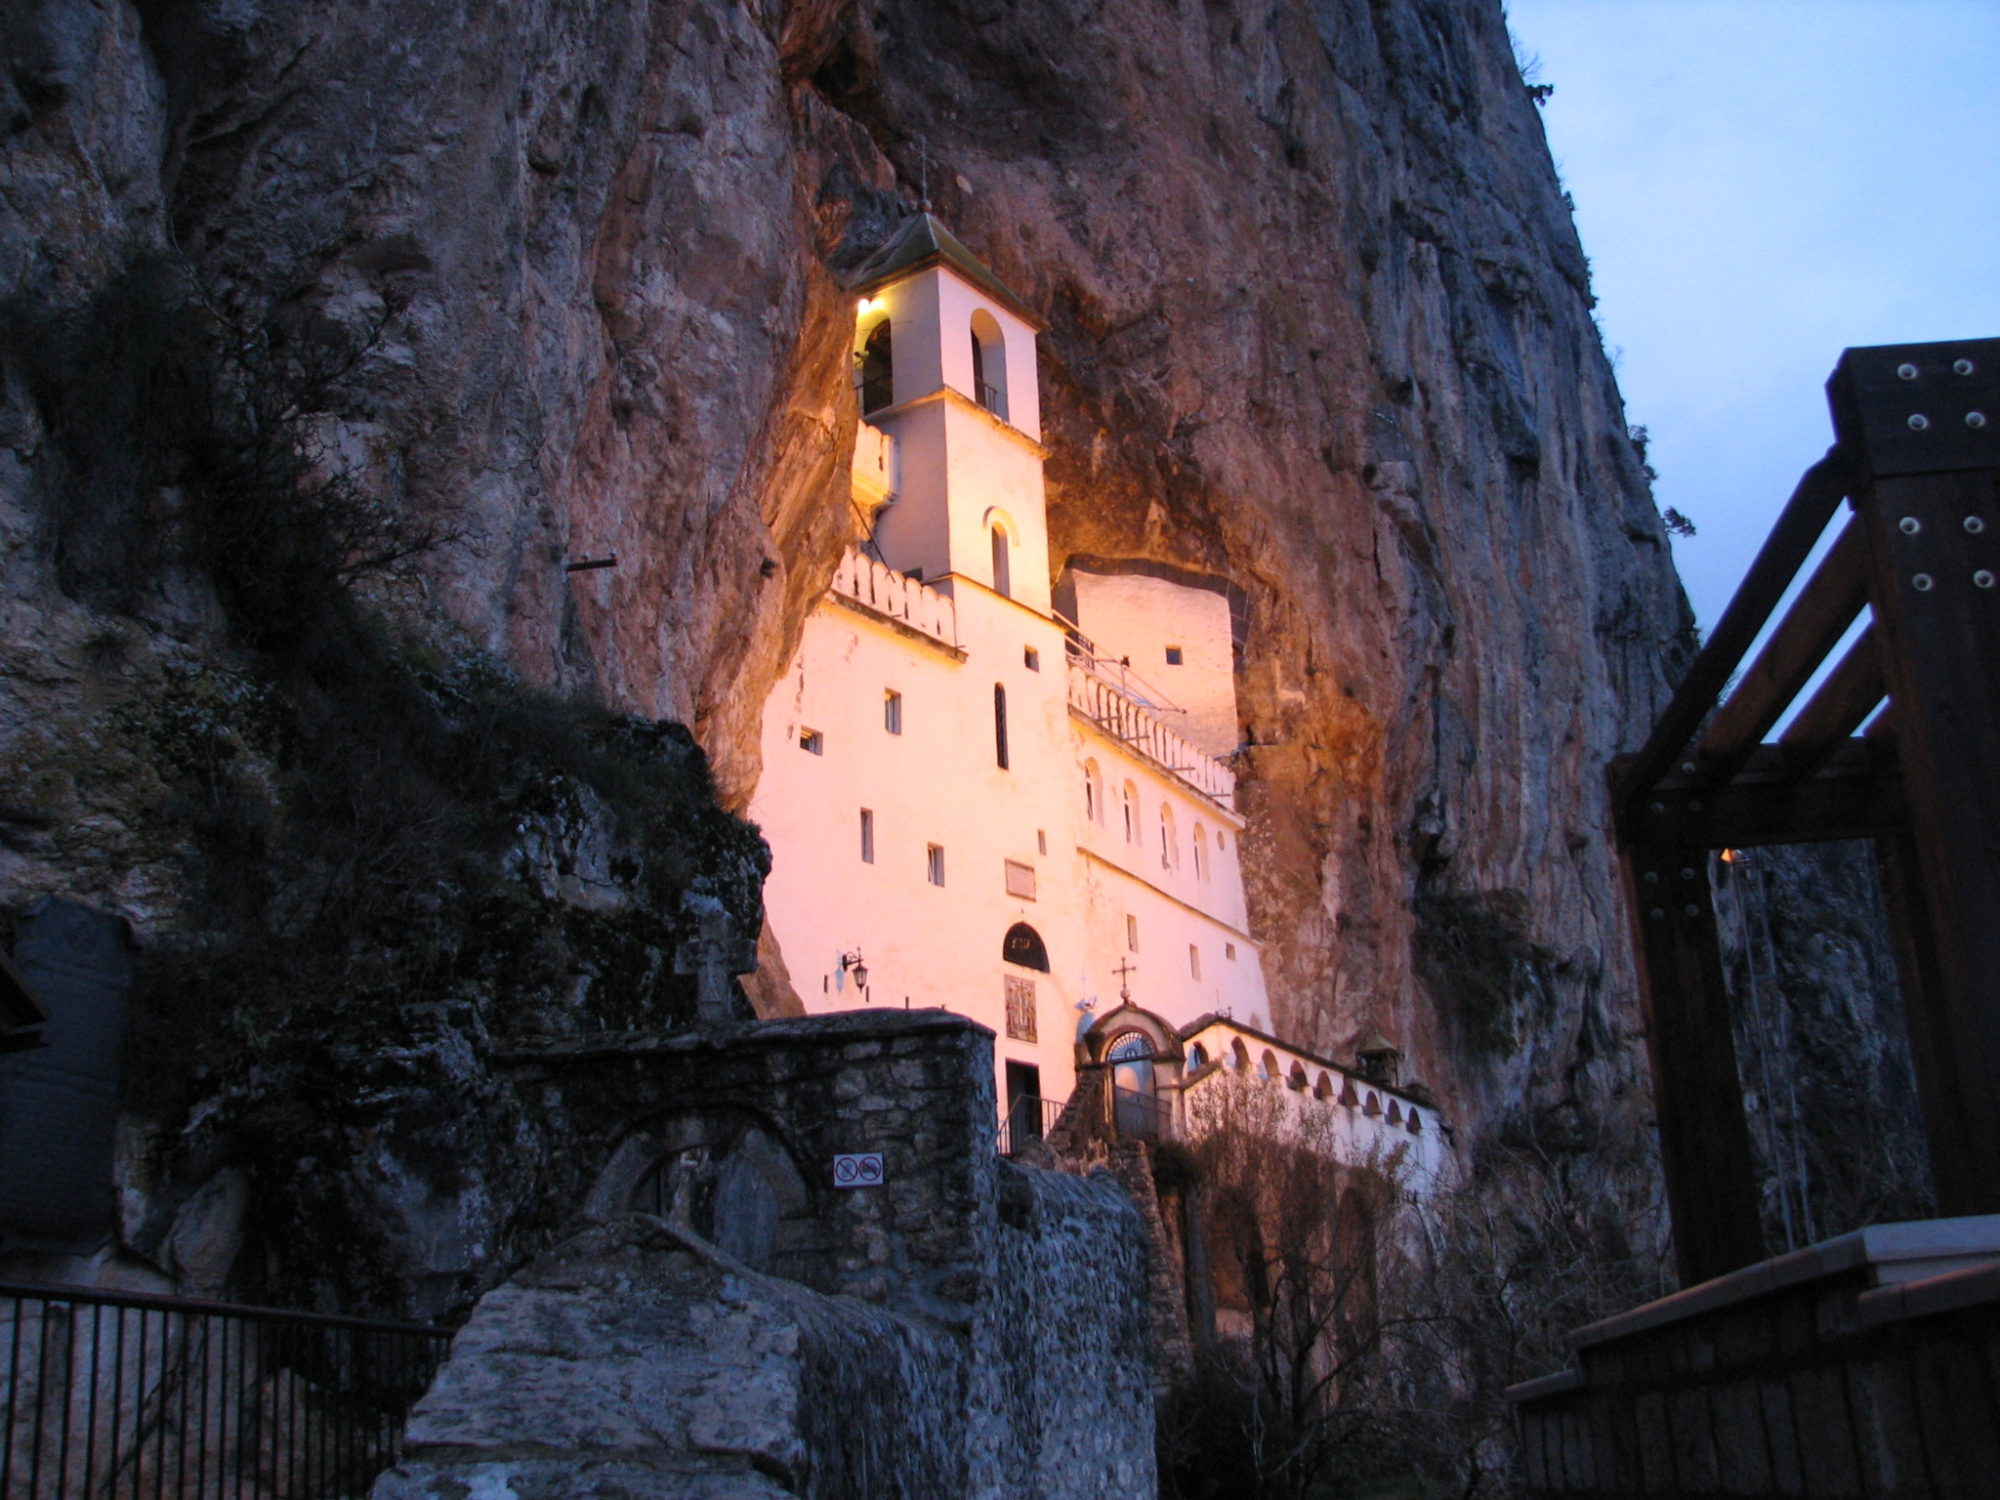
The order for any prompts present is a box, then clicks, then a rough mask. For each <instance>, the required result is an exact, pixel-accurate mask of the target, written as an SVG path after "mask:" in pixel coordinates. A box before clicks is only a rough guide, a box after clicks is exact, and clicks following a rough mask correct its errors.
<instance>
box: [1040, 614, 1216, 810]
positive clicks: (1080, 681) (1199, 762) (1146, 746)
mask: <svg viewBox="0 0 2000 1500" xmlns="http://www.w3.org/2000/svg"><path fill="white" fill-rule="evenodd" d="M1092 660H1093V659H1091V658H1087V657H1084V656H1082V655H1080V654H1079V653H1077V652H1076V651H1074V650H1072V651H1071V653H1070V655H1069V706H1070V708H1071V709H1072V710H1074V711H1075V712H1076V713H1077V714H1078V715H1080V716H1081V717H1083V718H1085V719H1088V720H1089V721H1090V722H1091V723H1093V724H1095V725H1096V726H1097V727H1098V728H1099V729H1101V730H1103V731H1104V732H1105V733H1106V734H1108V735H1110V736H1111V737H1112V738H1113V739H1115V740H1117V741H1119V742H1120V743H1121V744H1124V745H1126V746H1129V747H1130V748H1131V749H1133V750H1136V751H1138V752H1139V753H1140V754H1141V755H1143V756H1145V757H1146V759H1148V760H1150V761H1152V762H1153V764H1154V765H1156V766H1158V767H1159V768H1160V769H1161V770H1163V771H1165V772H1166V773H1167V774H1168V775H1170V776H1172V777H1174V778H1175V779H1176V780H1178V781H1180V782H1182V783H1183V784H1184V785H1186V786H1188V787H1191V788H1193V789H1194V790H1195V791H1197V792H1200V793H1201V794H1202V795H1203V796H1205V797H1207V798H1208V799H1209V800H1211V801H1212V802H1215V803H1217V804H1218V805H1220V806H1222V807H1228V808H1234V807H1235V805H1236V773H1235V772H1233V771H1231V770H1230V769H1229V767H1227V766H1225V765H1224V764H1223V763H1222V762H1221V761H1219V760H1217V759H1216V758H1215V757H1214V756H1212V755H1208V754H1205V753H1204V752H1202V751H1200V750H1197V749H1196V748H1195V747H1194V746H1193V745H1192V744H1190V743H1189V742H1188V741H1187V739H1185V738H1184V737H1183V736H1181V735H1178V734H1176V733H1174V731H1173V730H1171V729H1169V728H1167V726H1166V725H1164V724H1162V723H1161V722H1160V721H1159V720H1158V719H1156V718H1155V717H1153V713H1152V710H1151V709H1150V708H1148V707H1147V706H1146V705H1145V704H1143V703H1142V702H1140V701H1139V700H1138V699H1137V698H1135V697H1133V696H1132V695H1131V694H1130V693H1129V692H1128V691H1126V690H1125V689H1124V688H1121V687H1120V686H1119V685H1118V684H1117V683H1114V682H1111V681H1109V680H1107V679H1106V678H1104V677H1101V676H1099V675H1098V674H1097V673H1096V672H1095V671H1094V670H1092V665H1091V663H1092Z"/></svg>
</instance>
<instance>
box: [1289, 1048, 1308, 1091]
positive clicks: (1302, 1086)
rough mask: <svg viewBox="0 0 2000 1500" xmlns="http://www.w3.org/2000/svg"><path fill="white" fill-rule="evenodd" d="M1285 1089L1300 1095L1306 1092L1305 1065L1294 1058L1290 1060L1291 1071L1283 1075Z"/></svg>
mask: <svg viewBox="0 0 2000 1500" xmlns="http://www.w3.org/2000/svg"><path fill="white" fill-rule="evenodd" d="M1285 1087H1287V1088H1289V1089H1292V1090H1294V1091H1295V1092H1297V1093H1301V1094H1303V1093H1304V1092H1305V1091H1306V1065H1305V1064H1304V1063H1302V1062H1300V1061H1299V1060H1298V1059H1297V1058H1296V1057H1295V1058H1293V1059H1292V1070H1291V1071H1290V1072H1289V1073H1287V1074H1286V1075H1285Z"/></svg>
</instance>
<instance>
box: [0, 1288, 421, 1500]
mask: <svg viewBox="0 0 2000 1500" xmlns="http://www.w3.org/2000/svg"><path fill="white" fill-rule="evenodd" d="M450 1343H451V1335H450V1333H449V1332H448V1331H446V1330H444V1329H440V1328H431V1327H426V1326H424V1325H422V1324H414V1323H384V1322H374V1321H369V1320H365V1319H361V1318H340V1317H329V1316H325V1315H322V1314H315V1313H296V1312H280V1311H276V1310H273V1309H270V1308H258V1307H236V1306H231V1305H229V1304H225V1303H217V1302H199V1301H193V1300H190V1299H186V1298H179V1297H155V1296H146V1295H141V1294H137V1293H115V1292H102V1291H95V1290H90V1289H86V1288H80V1287H51V1286H29V1285H16V1284H13V1283H5V1282H0V1370H4V1384H0V1500H118V1497H124V1496H130V1497H133V1500H140V1497H149V1500H170V1497H171V1500H196V1497H199V1500H250V1497H255V1500H346V1497H356V1500H358V1497H360V1496H363V1495H365V1494H367V1492H368V1488H369V1485H370V1484H371V1482H372V1481H373V1480H374V1478H375V1476H376V1475H377V1474H379V1473H380V1472H381V1471H382V1470H383V1469H386V1468H387V1467H389V1465H390V1464H392V1463H394V1462H395V1459H396V1455H397V1450H398V1447H399V1445H400V1444H401V1441H402V1433H403V1422H404V1418H405V1417H406V1416H407V1415H408V1413H409V1410H410V1407H411V1406H412V1405H414V1404H415V1402H416V1400H417V1398H418V1397H419V1396H421V1395H422V1394H423V1393H424V1390H425V1389H426V1388H427V1387H428V1386H429V1384H430V1380H431V1377H432V1375H433V1374H435V1373H436V1371H437V1367H438V1365H439V1364H440V1363H441V1362H442V1361H443V1359H444V1355H445V1352H446V1350H447V1349H448V1348H449V1347H450Z"/></svg>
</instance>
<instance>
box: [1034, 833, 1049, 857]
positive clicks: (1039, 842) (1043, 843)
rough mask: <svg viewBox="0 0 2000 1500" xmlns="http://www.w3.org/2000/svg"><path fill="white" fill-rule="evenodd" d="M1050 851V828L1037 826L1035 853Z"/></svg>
mask: <svg viewBox="0 0 2000 1500" xmlns="http://www.w3.org/2000/svg"><path fill="white" fill-rule="evenodd" d="M1048 852H1049V833H1048V830H1047V829H1046V828H1037V829H1036V830H1035V853H1037V854H1047V853H1048Z"/></svg>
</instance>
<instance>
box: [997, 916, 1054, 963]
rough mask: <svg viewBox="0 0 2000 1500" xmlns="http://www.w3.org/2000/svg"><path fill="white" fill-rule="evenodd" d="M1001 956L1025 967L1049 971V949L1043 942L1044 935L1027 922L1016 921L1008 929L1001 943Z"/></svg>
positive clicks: (1009, 961)
mask: <svg viewBox="0 0 2000 1500" xmlns="http://www.w3.org/2000/svg"><path fill="white" fill-rule="evenodd" d="M1000 956H1001V957H1002V958H1004V959H1006V960H1007V962H1008V963H1010V964H1019V965H1020V966H1021V967H1022V968H1024V969H1039V970H1041V972H1042V973H1044V974H1046V973H1048V972H1049V950H1048V948H1047V947H1045V946H1044V945H1043V943H1042V935H1041V934H1040V933H1039V932H1037V931H1035V929H1034V928H1032V927H1030V926H1029V925H1028V924H1027V923H1026V922H1016V923H1015V924H1014V925H1013V926H1012V927H1009V928H1008V929H1007V936H1006V938H1005V939H1004V940H1003V941H1002V942H1001V944H1000Z"/></svg>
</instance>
